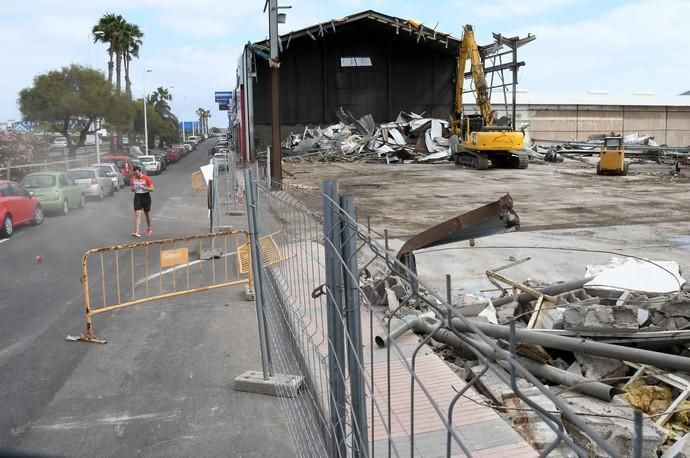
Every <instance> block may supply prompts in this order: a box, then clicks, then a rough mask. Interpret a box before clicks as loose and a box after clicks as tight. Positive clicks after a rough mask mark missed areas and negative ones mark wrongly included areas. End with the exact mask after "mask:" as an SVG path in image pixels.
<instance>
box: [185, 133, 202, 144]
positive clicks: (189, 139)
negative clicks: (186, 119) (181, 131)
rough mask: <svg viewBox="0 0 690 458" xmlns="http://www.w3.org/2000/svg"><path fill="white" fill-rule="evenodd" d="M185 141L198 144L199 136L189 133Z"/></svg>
mask: <svg viewBox="0 0 690 458" xmlns="http://www.w3.org/2000/svg"><path fill="white" fill-rule="evenodd" d="M187 141H188V142H194V144H195V145H198V144H199V137H197V136H196V135H190V136H189V137H187Z"/></svg>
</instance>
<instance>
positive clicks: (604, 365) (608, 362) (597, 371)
mask: <svg viewBox="0 0 690 458" xmlns="http://www.w3.org/2000/svg"><path fill="white" fill-rule="evenodd" d="M575 359H576V360H577V362H579V363H580V365H581V366H582V371H583V374H582V375H584V376H585V377H587V378H590V379H592V380H599V379H603V378H610V377H623V376H625V375H626V374H627V373H628V370H629V367H628V366H627V365H626V364H625V363H624V362H622V361H619V360H617V359H611V358H602V357H600V356H592V355H585V354H580V353H575ZM611 383H613V382H611Z"/></svg>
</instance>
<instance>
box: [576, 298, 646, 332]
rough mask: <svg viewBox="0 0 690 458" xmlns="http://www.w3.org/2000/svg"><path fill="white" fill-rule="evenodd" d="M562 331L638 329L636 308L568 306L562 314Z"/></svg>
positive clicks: (599, 305) (625, 306)
mask: <svg viewBox="0 0 690 458" xmlns="http://www.w3.org/2000/svg"><path fill="white" fill-rule="evenodd" d="M563 329H572V330H582V329H590V330H597V329H632V330H637V329H638V323H637V307H633V306H627V305H620V306H619V305H613V306H610V305H601V304H597V305H570V306H569V307H567V308H565V311H564V313H563Z"/></svg>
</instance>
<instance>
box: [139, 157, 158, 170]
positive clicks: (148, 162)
mask: <svg viewBox="0 0 690 458" xmlns="http://www.w3.org/2000/svg"><path fill="white" fill-rule="evenodd" d="M137 159H138V160H139V161H140V162H141V163H142V164H144V169H145V170H146V173H147V174H148V175H158V174H159V173H161V163H160V162H158V159H156V156H153V155H148V156H145V155H144V156H139V157H137Z"/></svg>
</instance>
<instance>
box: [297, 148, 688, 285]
mask: <svg viewBox="0 0 690 458" xmlns="http://www.w3.org/2000/svg"><path fill="white" fill-rule="evenodd" d="M285 168H286V170H287V171H289V172H290V173H292V174H293V175H294V179H290V180H289V182H290V183H301V184H307V185H317V186H318V185H319V184H320V182H321V181H322V180H337V181H338V182H339V185H340V190H341V193H343V194H351V195H354V196H355V202H356V206H357V214H358V219H359V222H360V223H361V224H364V225H366V224H367V221H368V220H369V221H370V222H371V228H372V229H373V230H374V231H375V233H378V234H379V235H381V234H383V230H384V229H387V230H388V234H389V237H390V245H391V248H392V249H396V248H398V247H399V246H401V245H402V243H404V242H405V241H406V240H407V239H408V238H409V237H411V236H412V235H414V234H416V233H418V232H420V231H422V230H424V229H427V228H428V227H430V226H433V225H435V224H437V223H440V222H442V221H445V220H447V219H450V218H452V217H454V216H457V215H460V214H462V213H465V212H467V211H469V210H472V209H474V208H476V207H479V206H482V205H484V204H487V203H490V202H493V201H495V200H497V199H498V198H500V197H501V196H503V195H504V194H506V193H510V195H511V196H512V198H513V202H514V209H515V211H516V212H517V213H518V215H519V216H520V221H521V227H520V231H519V232H516V233H511V234H504V235H499V236H493V237H488V238H484V239H481V240H478V241H477V245H476V246H475V247H474V248H472V247H469V245H468V243H467V242H462V243H457V244H452V245H448V246H444V247H440V248H435V249H431V250H426V251H424V250H420V252H418V253H417V254H416V256H417V264H418V270H419V273H420V276H421V277H422V279H423V280H426V281H427V282H428V285H430V286H431V287H432V288H433V289H436V290H437V291H443V292H444V293H443V296H445V274H451V276H452V278H453V295H456V294H460V293H465V292H473V293H479V294H488V295H494V294H495V293H496V291H495V289H493V288H494V287H493V286H492V285H491V284H490V283H488V281H487V280H486V277H485V275H484V272H485V271H486V270H487V269H491V268H496V267H498V266H502V265H504V264H507V263H508V262H509V260H510V259H514V258H518V259H521V258H525V257H530V258H531V259H530V261H529V262H526V263H524V264H521V265H519V266H517V267H515V268H511V269H509V270H508V271H506V272H505V274H506V275H508V276H512V278H514V279H516V280H525V279H526V278H531V279H535V280H537V281H540V282H554V281H564V280H572V279H575V278H581V277H582V276H583V274H584V269H585V267H586V265H587V264H596V263H605V262H607V261H608V259H610V258H611V257H612V256H615V255H617V254H618V255H625V254H628V255H634V256H643V257H649V258H652V259H656V260H672V261H677V262H678V263H679V264H680V265H681V268H683V267H690V251H689V250H690V237H689V235H690V218H688V210H687V209H688V208H690V192H688V187H689V186H690V169H681V173H680V174H673V173H672V169H673V166H672V165H671V164H664V165H657V164H651V163H647V164H632V165H631V167H630V175H629V176H626V177H615V176H597V175H596V174H595V173H594V167H593V166H591V165H588V164H584V163H582V162H578V161H574V160H566V161H565V162H563V163H559V164H534V163H533V164H530V166H529V168H527V169H525V170H505V169H489V170H486V171H477V170H471V169H464V168H461V167H457V166H455V165H454V164H452V163H450V162H449V163H438V164H424V165H422V164H397V165H386V164H378V163H365V162H350V163H344V162H331V163H319V162H288V163H286V166H285ZM300 199H301V200H302V201H303V202H304V203H305V204H306V205H307V206H309V207H311V208H312V209H314V210H317V211H320V208H321V200H320V197H319V195H318V193H302V194H301V195H300ZM509 247H510V248H509Z"/></svg>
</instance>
